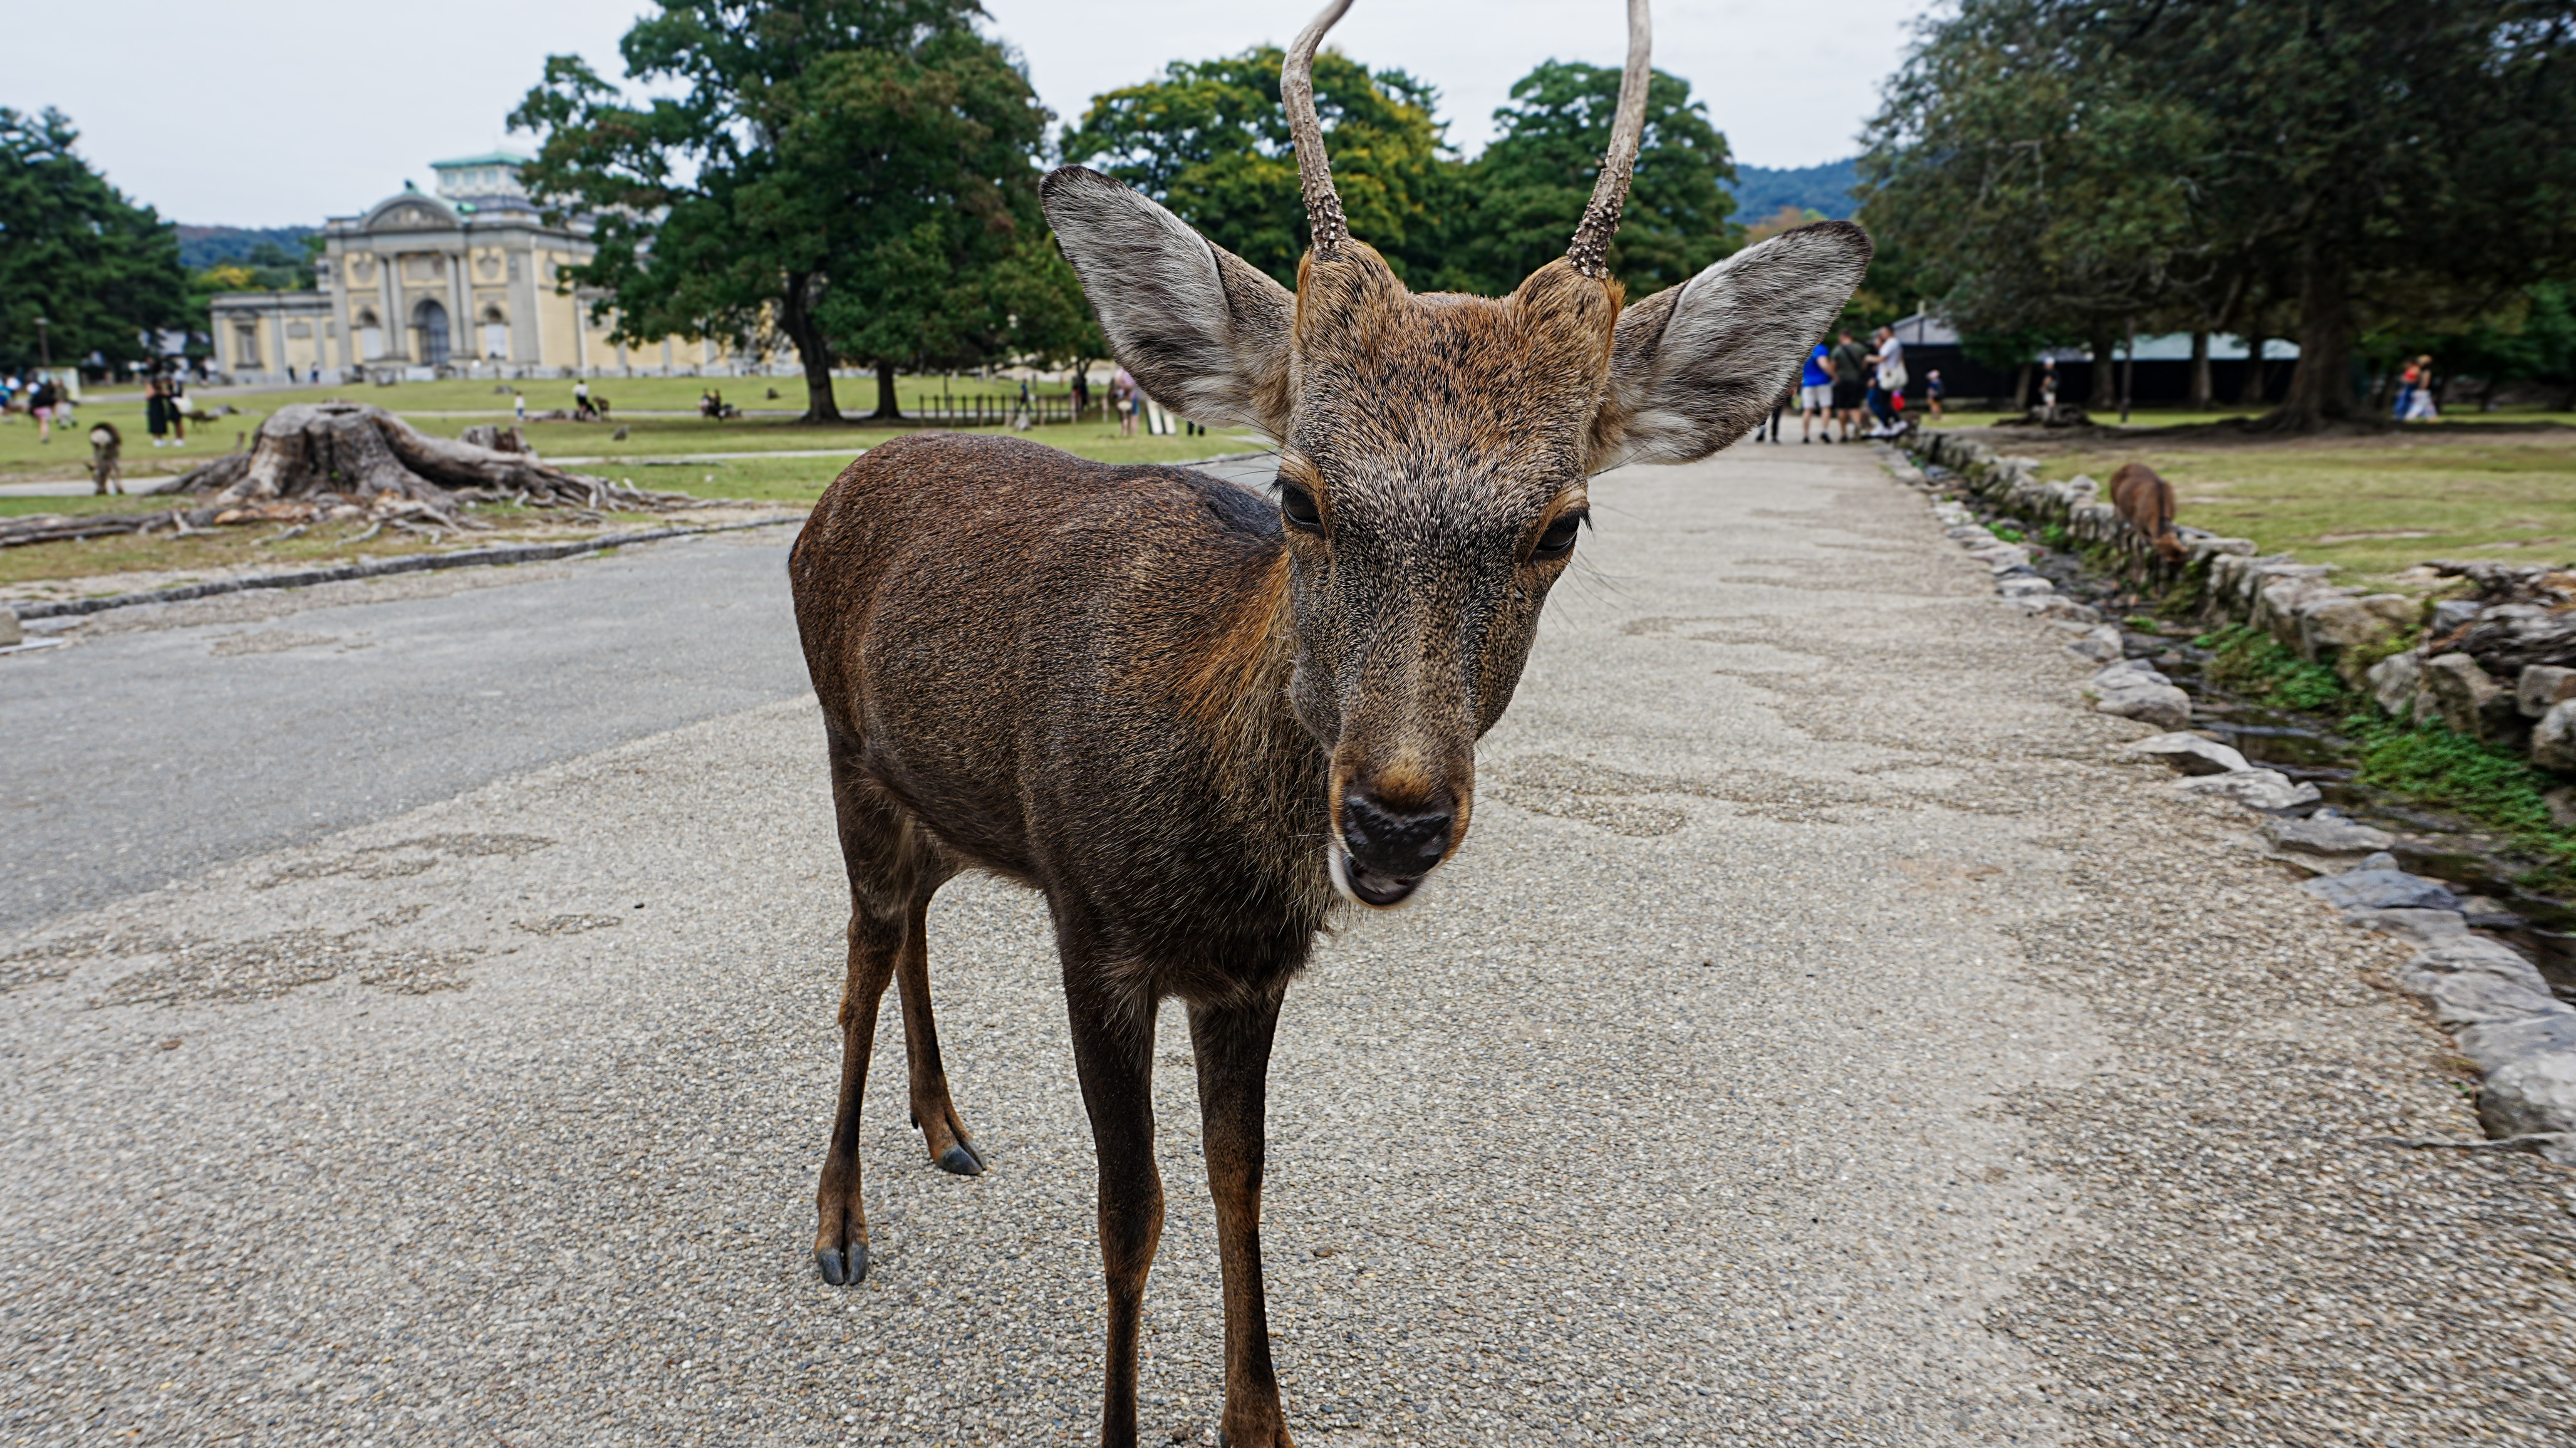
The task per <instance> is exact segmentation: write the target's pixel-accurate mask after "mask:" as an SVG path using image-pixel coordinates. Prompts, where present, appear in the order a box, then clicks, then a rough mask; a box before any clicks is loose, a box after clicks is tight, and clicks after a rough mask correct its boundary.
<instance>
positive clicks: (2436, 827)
mask: <svg viewBox="0 0 2576 1448" xmlns="http://www.w3.org/2000/svg"><path fill="white" fill-rule="evenodd" d="M1953 496H1956V497H1958V500H1959V501H1960V502H1961V503H1962V504H1964V505H1965V506H1966V507H1967V508H1968V509H1969V510H1970V511H1971V512H1973V513H1975V514H1976V515H1977V517H1978V520H1979V521H1981V522H1983V523H1985V524H1986V525H1987V526H1988V527H1989V528H1992V527H2009V528H2012V529H2015V530H2016V531H2019V532H2020V533H2022V534H2023V541H2022V545H2021V546H2022V547H2023V548H2025V549H2027V550H2029V551H2030V554H2031V560H2030V566H2031V568H2032V569H2033V570H2034V571H2036V572H2038V573H2039V574H2040V575H2041V576H2042V577H2045V578H2047V579H2048V580H2049V581H2050V582H2052V583H2054V584H2055V585H2056V586H2057V590H2058V592H2059V593H2061V594H2063V595H2065V596H2066V597H2069V598H2072V599H2076V600H2078V601H2080V602H2083V603H2088V604H2091V605H2093V606H2094V607H2095V608H2097V609H2099V610H2100V611H2101V613H2102V617H2103V618H2104V619H2105V620H2106V621H2110V622H2116V623H2118V624H2119V625H2120V636H2121V642H2122V645H2123V650H2124V652H2125V653H2126V654H2127V656H2128V657H2130V658H2142V659H2147V660H2149V661H2151V662H2153V663H2154V665H2155V666H2156V669H2157V670H2158V671H2159V672H2161V673H2162V674H2164V675H2165V676H2166V677H2167V678H2169V679H2171V680H2173V682H2174V685H2175V686H2176V687H2177V688H2180V689H2181V690H2182V691H2183V692H2185V693H2187V694H2189V695H2191V699H2192V720H2191V727H2192V729H2193V730H2195V731H2197V732H2199V733H2203V734H2206V735H2209V736H2210V737H2212V738H2214V739H2216V740H2218V741H2219V742H2220V743H2223V744H2227V745H2229V746H2231V747H2233V748H2234V749H2236V750H2237V751H2238V752H2239V753H2241V754H2243V755H2244V756H2245V757H2246V759H2248V760H2249V761H2251V762H2253V763H2255V764H2259V765H2262V766H2264V767H2265V768H2268V769H2276V770H2279V771H2280V772H2281V773H2282V774H2284V775H2286V776H2288V777H2289V778H2290V779H2291V780H2293V781H2303V782H2305V783H2309V784H2313V785H2315V786H2316V787H2317V792H2318V794H2319V795H2320V796H2322V798H2320V799H2319V800H2318V802H2317V803H2315V804H2309V805H2300V806H2296V807H2294V808H2291V809H2286V810H2281V811H2277V813H2280V814H2284V815H2307V814H2312V813H2314V812H2316V811H2317V810H2320V809H2332V810H2336V811H2339V812H2341V813H2342V814H2344V815H2345V816H2347V817H2348V818H2351V819H2355V820H2359V821H2360V822H2362V823H2364V824H2367V825H2372V826H2375V827H2377V828H2379V829H2382V830H2385V831H2387V832H2388V833H2389V834H2391V835H2393V836H2395V837H2396V840H2397V843H2396V845H2395V846H2394V847H2393V848H2392V849H2391V851H2390V853H2391V854H2394V855H2395V856H2396V857H2397V863H2398V865H2399V866H2400V867H2401V868H2403V869H2405V870H2407V871H2409V872H2411V873H2414V874H2418V875H2423V876H2426V877H2428V878H2430V879H2435V880H2439V881H2441V882H2443V883H2444V884H2446V885H2448V886H2450V887H2451V889H2452V890H2453V892H2454V893H2457V894H2460V895H2463V896H2479V897H2483V900H2484V901H2485V902H2491V904H2486V905H2483V906H2481V905H2479V902H2475V901H2472V902H2470V903H2471V904H2472V906H2473V907H2476V908H2473V909H2472V911H2471V915H2472V919H2473V921H2475V920H2476V919H2477V918H2478V917H2480V916H2484V917H2486V918H2487V919H2488V920H2490V921H2491V922H2492V923H2491V924H2480V925H2479V927H2478V928H2479V929H2480V931H2481V933H2484V934H2488V935H2492V936H2494V937H2495V938H2497V939H2499V940H2503V941H2505V942H2507V943H2508V944H2511V945H2513V946H2515V947H2516V948H2517V949H2519V950H2521V951H2522V952H2523V953H2524V954H2525V955H2527V956H2529V957H2530V958H2531V959H2532V961H2533V962H2534V963H2535V964H2537V965H2538V966H2539V967H2540V972H2541V974H2542V975H2543V976H2544V977H2546V978H2547V979H2548V981H2549V983H2550V986H2551V988H2552V989H2553V990H2554V991H2556V992H2557V994H2558V995H2559V996H2561V997H2562V998H2566V999H2571V1000H2576V903H2571V902H2569V901H2566V900H2561V899H2555V898H2552V897H2549V896H2545V895H2537V894H2533V893H2530V892H2529V891H2526V890H2524V889H2523V888H2522V887H2521V886H2519V885H2517V884H2516V883H2514V882H2515V880H2516V878H2517V877H2519V876H2522V875H2525V874H2527V873H2528V872H2529V871H2531V869H2532V868H2533V867H2534V866H2535V865H2536V864H2537V863H2538V862H2537V861H2535V860H2533V859H2531V858H2530V857H2529V856H2527V855H2524V854H2521V853H2518V852H2517V851H2516V850H2515V848H2514V847H2513V846H2512V845H2511V844H2509V843H2508V842H2506V841H2505V840H2503V839H2501V838H2499V837H2498V836H2496V835H2495V834H2494V833H2492V832H2491V831H2488V830H2487V829H2485V828H2484V827H2483V826H2480V825H2478V824H2476V823H2475V822H2473V821H2470V820H2466V819H2463V818H2461V817H2460V816H2458V815H2455V814H2452V813H2450V812H2449V811H2446V810H2443V809H2440V808H2438V807H2435V806H2431V805H2425V804H2419V803H2416V802H2414V801H2411V800H2402V799H2396V798H2393V797H2391V796H2389V795H2387V794H2385V793H2383V792H2381V791H2379V790H2376V789H2373V788H2371V787H2370V786H2368V785H2365V784H2360V783H2357V782H2355V780H2354V774H2355V772H2356V770H2355V759H2354V754H2355V750H2354V746H2353V743H2352V741H2351V740H2349V739H2346V738H2344V737H2343V736H2341V735H2340V734H2338V733H2336V732H2335V726H2336V724H2337V722H2338V721H2336V720H2335V719H2333V718H2330V717H2327V716H2324V715H2318V714H2309V713H2304V712H2301V711H2298V710H2292V709H2278V708H2272V707H2269V706H2266V705H2260V704H2253V703H2248V702H2246V701H2244V700H2242V699H2239V698H2237V697H2236V696H2234V695H2233V694H2230V693H2228V692H2227V691H2226V690H2225V689H2223V688H2221V687H2219V686H2217V685H2214V684H2212V683H2210V682H2209V681H2208V678H2207V672H2208V666H2209V664H2210V662H2211V660H2212V658H2213V657H2214V656H2213V655H2212V653H2211V652H2210V651H2209V650H2207V649H2202V648H2196V647H2194V646H2193V645H2192V643H2191V640H2192V639H2193V638H2195V637H2197V636H2199V635H2201V634H2203V633H2206V632H2208V627H2205V626H2199V625H2192V624H2181V623H2170V622H2168V623H2162V624H2160V625H2159V626H2158V629H2157V631H2156V632H2154V633H2146V632H2141V631H2138V630H2135V629H2132V628H2130V627H2129V626H2128V623H2127V620H2129V619H2130V618H2133V617H2138V616H2143V615H2145V614H2146V613H2147V612H2148V611H2149V610H2150V609H2152V607H2153V603H2152V601H2151V600H2149V599H2147V598H2145V597H2143V596H2141V595H2140V594H2139V593H2138V592H2137V591H2136V590H2135V589H2134V588H2133V587H2131V586H2130V585H2128V584H2127V583H2125V582H2123V581H2121V580H2119V579H2115V578H2106V577H2103V576H2101V575H2099V574H2095V573H2091V572H2088V571H2086V570H2085V568H2084V565H2083V562H2082V560H2081V559H2080V558H2079V557H2077V555H2075V554H2074V553H2072V552H2069V551H2067V550H2064V549H2058V548H2049V547H2047V546H2046V545H2045V544H2043V543H2042V542H2041V541H2040V540H2039V536H2038V532H2037V530H2036V529H2034V528H2032V527H2030V526H2028V525H2027V524H2024V523H2023V522H2022V521H2021V520H2019V519H2017V518H2013V517H2011V516H2009V515H2006V514H2003V513H2001V512H1998V511H1997V510H1995V509H1994V508H1993V507H1992V506H1990V505H1988V504H1987V503H1985V502H1984V501H1983V500H1981V499H1978V498H1975V497H1971V496H1966V495H1964V494H1953Z"/></svg>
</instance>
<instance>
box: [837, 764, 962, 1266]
mask: <svg viewBox="0 0 2576 1448" xmlns="http://www.w3.org/2000/svg"><path fill="white" fill-rule="evenodd" d="M855 753H856V750H855V748H854V747H851V746H847V745H845V744H844V743H843V741H842V740H841V739H840V738H839V737H838V736H835V737H834V738H833V740H832V747H831V755H832V795H833V802H834V805H835V806H836V809H837V812H838V814H839V816H840V827H841V855H842V859H843V862H844V863H845V864H846V865H847V866H848V868H849V874H850V930H849V938H850V954H849V979H848V983H847V985H846V986H845V987H844V989H843V991H842V995H841V1099H840V1106H839V1109H838V1111H837V1112H836V1113H835V1115H834V1117H833V1121H832V1138H831V1144H830V1146H829V1147H828V1148H827V1149H826V1151H825V1152H824V1156H823V1175H822V1180H821V1182H820V1184H819V1185H818V1186H817V1187H816V1189H815V1193H814V1205H815V1211H816V1216H817V1218H818V1221H817V1224H816V1227H815V1231H814V1265H815V1268H816V1270H817V1271H819V1272H821V1273H822V1276H823V1280H824V1281H826V1282H829V1283H831V1284H833V1285H834V1286H836V1287H838V1286H849V1285H852V1284H855V1283H857V1282H859V1281H861V1280H862V1279H864V1278H865V1277H866V1276H867V1275H868V1217H867V1207H866V1204H865V1202H864V1201H863V1200H862V1194H861V1185H860V1170H859V1120H860V1114H861V1111H860V1108H861V1106H862V1105H863V1104H864V1102H865V1100H866V1098H867V1087H868V1057H869V1055H870V1053H871V1052H872V1050H873V1049H874V1047H875V1045H876V1035H877V1007H878V1005H879V1004H881V1003H882V1002H883V1001H884V999H885V991H886V986H887V985H888V984H889V983H891V982H892V981H893V980H894V978H895V975H896V974H897V971H898V968H899V967H900V966H901V965H902V964H903V962H904V961H905V960H906V959H907V958H909V959H910V960H911V962H912V969H913V970H914V971H916V972H920V973H923V974H924V986H923V989H924V995H925V1001H926V998H927V990H928V984H927V975H926V972H927V969H928V966H927V962H926V960H925V958H924V956H923V954H922V925H923V921H924V919H925V917H926V916H927V914H928V912H929V909H930V897H931V895H932V894H933V893H934V892H936V891H937V890H938V889H939V887H940V885H941V884H943V883H945V882H946V880H947V878H948V870H947V867H946V865H945V864H944V862H943V861H942V860H941V858H940V856H939V853H938V850H937V847H936V846H935V845H933V844H931V843H930V841H929V840H928V839H927V838H925V837H924V836H923V835H922V834H921V833H920V831H919V829H918V828H917V827H916V826H914V825H913V824H912V822H911V821H910V820H909V819H908V818H906V817H905V815H904V813H903V811H902V809H901V808H900V807H898V806H897V805H896V804H895V803H894V802H893V801H892V800H891V799H889V798H887V797H886V795H885V793H884V792H883V791H882V790H880V789H878V788H877V787H876V785H875V784H874V782H872V781H870V780H869V779H868V778H867V777H866V776H865V775H863V774H862V773H860V772H859V770H858V769H857V768H856V767H855V763H854V761H853V758H852V756H853V755H854V754H855ZM942 1089H943V1098H942V1099H945V1097H944V1090H945V1087H944V1084H943V1088H942ZM916 1099H917V1098H916Z"/></svg>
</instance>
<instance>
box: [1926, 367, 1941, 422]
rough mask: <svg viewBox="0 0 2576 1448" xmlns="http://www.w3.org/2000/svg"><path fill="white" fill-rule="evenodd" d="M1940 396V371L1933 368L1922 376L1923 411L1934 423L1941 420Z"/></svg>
mask: <svg viewBox="0 0 2576 1448" xmlns="http://www.w3.org/2000/svg"><path fill="white" fill-rule="evenodd" d="M1941 395H1942V389H1941V369H1940V368H1938V367H1935V368H1933V369H1932V370H1931V371H1929V372H1926V373H1924V374H1923V410H1924V411H1925V412H1926V413H1928V414H1930V416H1931V418H1932V420H1933V421H1934V422H1939V421H1940V420H1941Z"/></svg>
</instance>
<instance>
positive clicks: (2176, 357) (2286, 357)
mask: <svg viewBox="0 0 2576 1448" xmlns="http://www.w3.org/2000/svg"><path fill="white" fill-rule="evenodd" d="M1888 325H1889V326H1891V327H1894V328H1895V329H1896V340H1898V341H1900V342H1903V343H1904V344H1905V345H1906V346H1908V347H1955V346H1957V345H1959V329H1958V328H1956V327H1953V326H1951V325H1950V324H1949V323H1948V322H1946V321H1944V320H1942V319H1941V318H1939V317H1936V316H1933V315H1932V314H1931V313H1929V312H1916V313H1914V314H1913V315H1912V316H1907V317H1899V318H1897V319H1896V320H1895V321H1893V322H1890V323H1888ZM2127 341H2128V339H2127V338H2125V337H2123V338H2118V339H2115V340H2114V341H2113V342H2112V344H2111V355H2112V356H2113V357H2114V358H2116V357H2118V356H2120V355H2121V352H2122V350H2123V348H2125V347H2126V345H2127ZM2245 351H2246V344H2245V339H2244V338H2242V337H2235V336H2230V335H2228V334H2227V333H2225V332H2213V333H2211V334H2210V337H2209V357H2210V360H2211V361H2213V362H2242V361H2244V360H2245ZM2039 355H2040V356H2041V357H2044V358H2046V359H2048V360H2050V361H2053V362H2082V361H2084V360H2086V359H2087V358H2089V357H2091V356H2092V355H2093V353H2092V349H2091V348H2088V347H2048V348H2043V349H2042V350H2041V351H2040V354H2039ZM2298 355H2299V344H2298V343H2297V342H2294V341H2292V340H2290V339H2288V338H2286V337H2267V338H2265V339H2264V342H2263V356H2264V357H2265V358H2266V359H2268V360H2270V361H2274V362H2288V361H2295V360H2296V359H2297V358H2298ZM2138 360H2139V361H2141V362H2187V361H2189V360H2191V334H2190V333H2189V332H2161V333H2152V334H2151V333H2147V332H2140V333H2139V334H2138Z"/></svg>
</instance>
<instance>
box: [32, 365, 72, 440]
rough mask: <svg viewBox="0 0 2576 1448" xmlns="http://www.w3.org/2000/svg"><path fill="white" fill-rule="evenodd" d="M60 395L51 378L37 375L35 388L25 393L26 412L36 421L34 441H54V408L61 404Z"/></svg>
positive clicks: (59, 389)
mask: <svg viewBox="0 0 2576 1448" xmlns="http://www.w3.org/2000/svg"><path fill="white" fill-rule="evenodd" d="M62 395H63V394H62V389H61V388H59V387H56V386H55V385H54V379H53V378H51V377H48V376H45V375H43V374H42V373H39V374H38V375H37V377H36V385H35V387H34V388H33V389H31V390H30V391H29V392H28V393H27V412H28V414H29V415H30V416H32V417H34V418H35V419H36V441H38V442H52V441H53V440H54V408H55V407H56V406H58V405H59V404H60V403H61V401H62Z"/></svg>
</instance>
